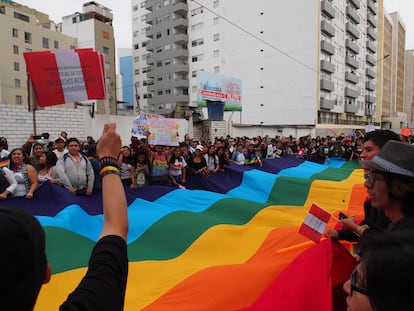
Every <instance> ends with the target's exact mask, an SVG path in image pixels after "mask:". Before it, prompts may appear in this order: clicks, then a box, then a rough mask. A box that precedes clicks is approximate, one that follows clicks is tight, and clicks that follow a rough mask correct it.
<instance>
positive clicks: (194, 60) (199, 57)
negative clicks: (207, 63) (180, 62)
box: [191, 54, 203, 63]
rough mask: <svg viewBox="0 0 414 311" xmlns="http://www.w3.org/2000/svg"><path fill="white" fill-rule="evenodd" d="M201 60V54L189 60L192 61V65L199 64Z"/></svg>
mask: <svg viewBox="0 0 414 311" xmlns="http://www.w3.org/2000/svg"><path fill="white" fill-rule="evenodd" d="M202 60H203V54H199V55H194V56H193V57H192V58H191V61H192V62H193V63H196V62H199V61H202Z"/></svg>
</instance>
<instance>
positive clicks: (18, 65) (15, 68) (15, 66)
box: [14, 62, 20, 71]
mask: <svg viewBox="0 0 414 311" xmlns="http://www.w3.org/2000/svg"><path fill="white" fill-rule="evenodd" d="M14 71H20V64H19V63H18V62H14Z"/></svg>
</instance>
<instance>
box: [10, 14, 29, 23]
mask: <svg viewBox="0 0 414 311" xmlns="http://www.w3.org/2000/svg"><path fill="white" fill-rule="evenodd" d="M13 16H14V18H16V19H20V20H21V21H24V22H26V23H28V22H29V21H30V20H29V16H27V15H24V14H21V13H19V12H14V13H13Z"/></svg>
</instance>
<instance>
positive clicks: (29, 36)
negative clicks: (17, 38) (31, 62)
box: [24, 32, 32, 43]
mask: <svg viewBox="0 0 414 311" xmlns="http://www.w3.org/2000/svg"><path fill="white" fill-rule="evenodd" d="M24 42H25V43H32V34H31V33H30V32H25V33H24Z"/></svg>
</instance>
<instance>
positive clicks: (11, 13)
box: [0, 0, 77, 106]
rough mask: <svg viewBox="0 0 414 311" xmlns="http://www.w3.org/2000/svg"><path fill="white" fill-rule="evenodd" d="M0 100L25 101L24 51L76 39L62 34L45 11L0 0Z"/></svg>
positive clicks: (66, 45)
mask: <svg viewBox="0 0 414 311" xmlns="http://www.w3.org/2000/svg"><path fill="white" fill-rule="evenodd" d="M0 29H1V31H0V41H1V42H2V44H1V45H0V55H1V62H0V103H2V104H11V105H25V106H27V105H28V94H27V93H28V92H27V74H26V64H25V61H24V58H23V53H24V52H31V51H42V50H55V49H71V48H74V47H76V46H77V39H76V38H74V37H72V36H68V35H65V34H62V33H61V32H60V27H59V25H56V24H55V23H54V22H53V21H51V20H50V19H49V16H48V15H47V14H44V13H41V12H38V11H36V10H35V9H31V8H28V7H26V6H23V5H21V4H18V3H16V2H13V1H5V0H1V1H0Z"/></svg>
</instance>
